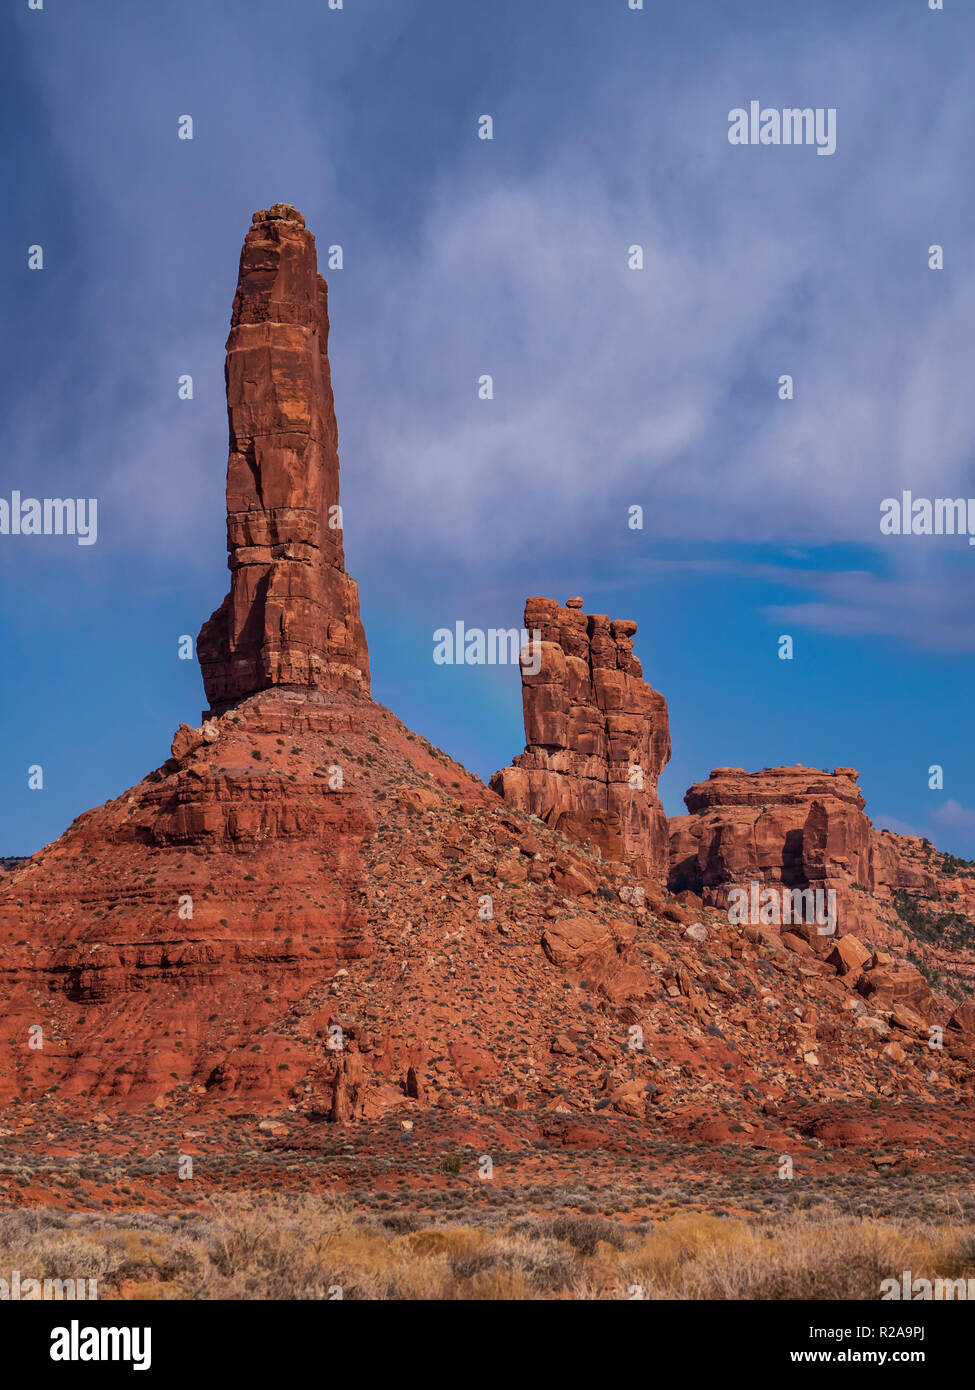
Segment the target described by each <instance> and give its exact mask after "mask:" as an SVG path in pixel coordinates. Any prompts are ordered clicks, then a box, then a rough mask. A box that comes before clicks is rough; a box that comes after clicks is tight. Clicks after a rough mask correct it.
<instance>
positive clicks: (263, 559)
mask: <svg viewBox="0 0 975 1390" xmlns="http://www.w3.org/2000/svg"><path fill="white" fill-rule="evenodd" d="M328 326H329V325H328V289H327V286H326V284H325V281H324V280H323V279H322V277H321V276H320V275H319V274H318V269H317V261H316V256H315V238H314V237H313V236H312V234H311V233H310V232H309V231H308V230H307V229H306V227H305V220H304V218H303V217H302V216H301V213H299V212H296V211H295V209H294V208H293V207H290V206H289V205H288V204H286V203H277V204H275V206H274V207H272V208H271V209H270V210H269V211H267V212H256V213H255V214H254V219H253V225H252V227H251V229H250V231H249V232H248V233H247V236H246V238H245V240H244V247H243V250H242V251H241V256H240V273H239V276H238V280H237V293H236V296H235V298H234V308H233V318H232V321H231V328H230V337H229V338H228V340H227V361H226V368H225V375H226V382H227V413H228V416H229V420H230V457H229V461H228V464H227V549H228V551H229V560H228V563H229V566H230V572H231V582H230V593H229V594H228V595H227V597H226V598H225V599H224V601H223V603H222V604H221V605H220V607H219V608H218V609H217V611H216V612H215V613H214V614H213V616H212V617H211V618H209V620H208V621H207V622H206V623H204V625H203V628H202V630H201V632H200V636H199V640H198V642H197V652H198V654H199V658H200V664H201V666H202V668H203V683H204V687H205V689H206V693H207V698H208V699H209V701H210V705H211V707H212V708H213V709H214V711H216V712H217V713H219V712H220V711H221V710H223V709H226V708H227V706H228V705H229V704H231V703H232V702H233V701H235V700H239V699H241V698H243V697H244V696H247V695H251V694H253V693H254V692H255V691H257V690H264V689H267V688H268V687H269V686H278V685H280V686H290V687H294V688H299V689H335V688H336V687H338V686H354V687H358V688H359V689H362V690H364V691H365V692H367V693H368V690H369V656H368V651H367V648H366V637H365V633H364V631H363V628H362V623H361V621H360V618H359V595H358V590H357V588H356V584H355V581H354V580H353V579H350V578H349V576H348V575H347V574H346V572H345V557H344V553H343V548H342V521H341V510H340V507H339V458H338V429H337V426H336V423H335V408H334V405H333V400H332V382H331V372H330V370H329V362H328Z"/></svg>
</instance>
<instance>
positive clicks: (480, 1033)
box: [0, 204, 975, 1144]
mask: <svg viewBox="0 0 975 1390" xmlns="http://www.w3.org/2000/svg"><path fill="white" fill-rule="evenodd" d="M328 328H329V325H328V312H327V297H326V288H325V282H324V281H323V280H322V278H321V276H319V275H318V273H317V268H316V256H315V243H314V239H313V237H312V236H311V234H310V233H309V232H308V231H307V229H306V228H305V225H304V220H303V218H302V217H301V216H300V214H299V213H297V212H296V211H295V210H294V208H292V207H290V206H288V205H284V204H278V205H276V206H274V207H272V208H271V209H270V210H269V211H266V212H259V213H257V214H255V216H254V219H253V226H252V227H251V229H250V231H249V232H248V234H247V237H246V240H245V242H244V248H243V252H242V255H241V261H240V276H239V282H238V289H237V294H236V298H235V300H234V308H233V318H232V323H231V331H230V338H229V340H228V344H227V370H226V377H227V401H228V413H229V421H230V454H229V462H228V469H227V543H228V552H229V567H230V576H231V577H230V592H229V594H228V596H227V598H226V599H225V600H224V602H223V603H222V604H221V606H220V607H219V608H218V609H217V610H216V612H215V613H214V614H213V616H212V617H211V618H210V619H209V620H208V621H207V622H206V623H205V624H204V625H203V630H202V632H201V633H200V638H199V643H198V653H199V658H200V662H201V666H202V669H203V678H204V685H205V689H206V693H207V698H208V700H209V702H210V708H209V709H208V710H207V711H206V712H205V714H204V717H203V720H202V723H201V725H200V727H198V728H191V727H189V726H187V725H185V724H184V725H181V726H180V728H179V729H178V730H177V732H176V734H175V737H174V739H173V743H172V750H171V751H172V756H171V757H169V758H168V759H167V760H166V761H165V762H163V764H162V766H160V767H159V768H158V769H156V770H155V771H153V772H150V773H149V774H148V775H147V776H146V777H145V778H144V779H143V780H142V781H141V782H140V783H139V784H138V785H137V786H135V787H133V788H131V789H130V790H129V791H127V792H124V793H123V794H122V795H121V796H119V797H117V798H115V799H114V800H112V801H109V802H108V803H107V804H105V805H103V806H100V807H98V808H96V809H94V810H92V811H89V812H87V813H86V814H84V815H82V816H80V817H79V818H78V819H77V820H76V821H75V822H74V823H73V824H72V825H71V826H70V827H69V828H68V830H67V831H65V833H64V834H63V835H62V836H61V837H60V839H58V840H57V841H55V842H54V843H53V844H51V845H48V846H46V847H45V848H44V849H42V850H40V851H39V852H38V853H36V854H35V855H33V856H32V857H31V858H30V859H28V860H25V861H22V862H21V861H4V862H3V863H2V865H0V870H2V871H0V974H2V984H3V988H2V994H0V998H2V1001H3V1002H2V1005H0V1009H2V1016H3V1024H4V1037H5V1039H6V1042H7V1046H8V1053H7V1064H6V1065H5V1066H4V1067H3V1068H2V1069H0V1107H2V1110H3V1117H4V1119H5V1120H6V1121H7V1122H9V1121H10V1119H11V1117H13V1116H18V1117H20V1118H19V1119H18V1123H20V1124H24V1123H29V1122H31V1121H30V1120H29V1118H25V1117H30V1116H32V1115H37V1116H39V1117H41V1118H40V1120H39V1123H40V1124H41V1125H42V1126H48V1125H50V1126H52V1130H51V1132H52V1133H54V1132H56V1126H57V1118H58V1116H59V1115H61V1116H62V1117H65V1116H68V1115H70V1114H72V1113H75V1114H76V1113H78V1112H79V1111H81V1112H82V1113H86V1114H93V1113H94V1114H97V1115H101V1114H103V1113H105V1112H108V1111H110V1110H112V1109H113V1107H114V1108H115V1109H116V1112H117V1113H119V1114H121V1113H122V1112H123V1111H139V1110H145V1109H146V1108H148V1109H149V1110H150V1112H152V1111H154V1112H155V1113H156V1114H160V1113H161V1114H164V1115H167V1114H169V1115H172V1117H173V1123H174V1124H176V1125H177V1126H178V1125H179V1123H180V1122H181V1120H182V1119H183V1118H184V1117H186V1116H187V1115H194V1114H203V1115H205V1114H208V1113H221V1107H224V1109H226V1107H227V1106H235V1107H237V1110H236V1111H234V1112H233V1113H240V1107H241V1106H243V1107H244V1108H245V1110H246V1112H247V1113H248V1114H251V1115H254V1114H258V1115H276V1116H278V1117H284V1119H285V1120H286V1121H287V1123H288V1124H290V1125H295V1124H302V1123H306V1122H310V1123H315V1122H319V1121H326V1120H331V1121H333V1122H339V1123H365V1124H366V1125H367V1126H368V1125H369V1124H372V1123H374V1122H375V1123H379V1122H381V1121H385V1120H388V1119H390V1118H391V1119H393V1120H394V1121H399V1120H402V1122H403V1124H404V1125H406V1124H408V1123H409V1119H410V1118H411V1117H416V1122H417V1123H419V1122H420V1121H421V1120H422V1117H423V1115H424V1114H425V1113H428V1112H430V1110H431V1107H436V1108H437V1110H438V1112H441V1113H442V1112H449V1111H452V1110H456V1111H457V1113H458V1114H461V1113H462V1114H463V1115H464V1116H467V1117H470V1116H485V1115H489V1114H491V1113H497V1114H513V1112H517V1111H523V1112H528V1113H527V1115H526V1117H525V1120H526V1122H527V1119H528V1117H529V1116H532V1117H536V1119H537V1123H538V1126H539V1128H540V1131H541V1132H543V1133H546V1134H550V1135H551V1134H553V1133H556V1130H553V1128H552V1126H553V1125H555V1126H556V1127H558V1126H561V1128H560V1129H558V1131H557V1132H558V1134H559V1135H560V1136H561V1137H560V1138H559V1139H558V1142H559V1143H561V1144H569V1143H572V1142H584V1141H585V1136H586V1134H591V1133H592V1132H594V1131H593V1127H594V1126H596V1125H597V1124H598V1125H600V1126H603V1128H602V1129H601V1130H600V1133H601V1134H602V1135H603V1136H605V1133H606V1131H605V1124H606V1123H607V1120H613V1117H615V1121H614V1122H615V1123H619V1124H624V1125H625V1124H626V1123H630V1124H633V1123H634V1122H635V1123H636V1124H638V1125H641V1126H644V1125H645V1126H647V1127H649V1128H650V1129H652V1130H655V1129H657V1128H660V1127H664V1126H666V1125H678V1124H680V1123H684V1122H685V1121H686V1122H687V1124H691V1126H692V1128H693V1124H698V1125H699V1129H698V1131H697V1132H698V1137H701V1138H703V1139H705V1140H710V1141H714V1142H723V1141H724V1140H726V1139H727V1138H728V1135H729V1128H730V1127H731V1118H729V1117H733V1118H734V1119H735V1120H736V1121H739V1122H740V1123H737V1124H736V1125H735V1126H733V1128H736V1129H739V1130H741V1129H746V1130H747V1132H748V1133H749V1134H750V1135H751V1136H752V1137H753V1139H754V1138H758V1137H760V1136H761V1135H762V1134H763V1133H766V1132H768V1131H769V1129H770V1128H771V1130H773V1131H774V1129H775V1121H774V1119H770V1118H769V1117H770V1116H774V1114H775V1108H776V1106H777V1105H778V1104H780V1103H784V1102H786V1101H787V1100H788V1098H789V1097H790V1096H792V1095H793V1094H795V1093H796V1092H797V1091H801V1092H802V1093H803V1095H804V1096H806V1097H808V1098H809V1099H810V1100H811V1101H821V1102H822V1103H823V1104H826V1105H828V1104H830V1103H833V1102H844V1103H845V1102H849V1101H850V1100H853V1101H858V1102H860V1103H861V1104H862V1105H864V1106H865V1105H866V1103H867V1101H868V1099H869V1100H870V1101H873V1102H877V1101H878V1098H880V1099H883V1100H884V1101H885V1102H890V1104H891V1105H896V1104H897V1103H898V1102H899V1101H902V1100H903V1101H907V1100H912V1101H918V1100H921V1101H923V1102H927V1103H931V1104H935V1105H937V1104H940V1103H944V1104H945V1105H955V1104H963V1105H968V1106H970V1105H971V1101H972V1094H971V1088H972V1063H973V1060H975V1009H973V1006H972V1004H971V1003H970V1002H969V1003H966V1002H964V990H965V988H970V985H971V977H972V974H973V970H975V958H973V956H972V955H971V953H970V950H969V954H967V955H966V954H965V952H964V951H963V950H961V949H956V948H955V947H954V946H952V945H951V941H950V940H949V937H950V932H949V937H946V936H945V931H946V930H948V928H945V926H944V921H947V922H948V927H949V928H951V929H952V930H956V931H957V934H958V936H959V939H964V935H965V933H966V932H967V933H968V936H967V940H968V942H969V943H970V942H971V929H972V924H973V921H975V873H973V871H972V869H971V868H970V867H968V866H966V865H963V864H960V863H959V862H958V861H953V860H951V858H950V856H943V855H940V854H939V853H937V852H936V851H934V850H932V848H931V847H930V846H929V845H927V844H926V842H922V841H918V840H912V839H910V838H905V837H900V836H895V835H890V834H886V833H883V834H878V833H877V832H876V831H874V829H873V828H872V826H871V824H870V822H869V820H868V819H867V817H866V815H865V814H864V802H863V798H862V796H861V794H860V791H859V788H858V785H857V774H856V773H855V772H853V771H852V770H851V769H848V768H837V769H836V770H835V771H834V772H832V773H826V772H819V771H816V770H814V769H809V768H802V767H793V768H773V769H769V770H766V771H764V772H758V773H753V774H748V773H745V772H742V771H740V770H737V769H717V770H716V771H715V772H713V773H712V774H711V777H710V778H709V779H708V781H706V782H703V783H700V784H698V785H697V786H695V787H692V788H691V790H690V791H689V792H688V794H687V808H688V813H689V814H688V815H686V816H680V817H677V818H676V819H674V820H672V821H671V822H670V824H669V825H668V823H667V820H666V817H665V816H664V813H663V809H662V807H661V805H660V802H659V799H658V797H657V778H658V775H659V773H660V771H661V769H662V768H663V766H664V764H665V763H666V761H667V759H668V757H669V754H670V740H669V734H668V722H667V707H666V703H665V701H664V699H663V697H662V696H661V695H659V694H657V693H656V692H655V691H654V690H653V689H652V688H651V687H650V686H649V685H648V684H647V683H646V682H645V681H644V680H643V677H642V672H641V667H640V663H639V661H638V660H637V658H636V657H635V656H634V654H633V636H634V633H635V624H634V623H632V622H629V621H625V620H618V619H617V620H613V619H610V618H609V617H607V616H604V615H601V614H589V615H587V614H585V613H584V612H583V611H582V601H581V600H580V599H577V598H576V599H570V600H569V601H568V602H567V603H566V605H565V606H564V607H563V606H560V605H559V604H557V603H556V602H554V601H553V600H549V599H544V598H532V599H529V600H528V604H527V607H526V612H525V623H526V626H527V627H528V628H529V629H532V628H536V627H537V628H538V629H540V641H541V644H542V653H541V654H542V661H541V666H540V670H539V673H538V674H537V676H536V675H532V674H531V672H530V670H529V671H526V670H524V669H523V681H524V710H525V728H526V749H525V752H524V753H522V754H519V755H518V756H517V757H516V758H515V759H514V762H513V764H512V765H511V767H508V768H505V769H504V770H503V771H501V772H499V773H498V774H496V776H495V778H494V779H493V781H492V787H491V788H489V787H486V786H485V785H483V784H482V783H481V782H480V781H479V780H478V779H477V778H475V777H474V776H472V775H471V774H469V773H468V772H467V771H466V770H465V769H464V768H462V767H461V766H459V765H458V764H457V763H455V762H454V761H452V760H451V759H450V758H449V757H448V756H447V755H446V754H444V753H442V752H440V751H439V750H438V749H436V748H434V747H433V746H431V745H430V744H429V743H427V742H426V741H425V740H423V739H421V738H418V737H417V736H415V735H414V734H412V733H410V732H409V730H407V729H406V728H405V727H404V726H403V725H402V724H401V723H400V722H399V720H398V719H397V718H396V717H395V715H393V714H392V713H391V712H390V711H389V710H387V709H384V708H383V707H382V706H381V705H379V704H377V703H376V702H375V701H374V700H373V699H372V698H371V696H370V687H369V666H368V656H367V648H366V639H365V634H364V632H363V629H362V623H361V621H360V618H359V607H358V598H357V591H356V586H355V583H354V582H353V580H352V579H351V578H350V577H349V576H348V575H347V574H346V571H345V559H344V553H343V547H342V533H341V514H340V512H339V511H337V510H336V509H337V508H338V506H339V482H338V468H339V465H338V452H337V432H336V425H335V414H334V408H333V402H332V389H331V384H330V373H329V362H328V356H327V347H328ZM529 665H533V663H529ZM752 881H759V882H761V884H762V885H765V886H776V885H778V886H783V887H788V888H790V889H791V888H800V889H801V888H804V887H808V886H813V887H815V886H822V887H823V888H824V889H825V888H832V889H834V890H835V892H836V893H837V895H838V903H839V906H838V922H839V929H838V932H837V933H836V935H835V936H822V935H820V934H818V932H817V931H816V930H815V929H809V928H808V924H803V925H800V926H795V925H793V926H790V927H788V928H786V927H783V926H775V925H769V924H768V923H763V922H758V923H755V922H749V923H734V922H732V921H730V920H729V914H728V911H727V903H728V892H729V889H730V888H732V887H734V886H736V885H746V886H747V885H748V884H749V883H750V882H752ZM905 895H906V896H905ZM905 903H907V904H908V906H909V907H910V909H911V911H907V910H906V909H905ZM905 912H906V915H905ZM912 912H913V916H912ZM942 919H944V921H943V920H942ZM931 921H937V922H938V923H939V924H940V925H939V926H938V929H937V931H932V930H926V929H925V924H926V923H928V924H929V923H930V922H931ZM919 924H920V925H919ZM952 940H953V938H952ZM945 941H948V944H947V945H946V944H945ZM919 965H920V966H923V967H924V971H923V972H922V970H921V969H919V968H918V967H919ZM925 972H926V973H925ZM931 981H933V982H934V986H935V987H934V988H933V989H932V987H931ZM38 1025H40V1027H41V1028H42V1029H43V1035H44V1046H43V1048H37V1047H35V1046H32V1045H31V1041H30V1040H31V1037H32V1031H31V1030H34V1029H36V1027H37V1026H38ZM932 1030H934V1031H932ZM935 1037H936V1038H937V1039H938V1040H939V1045H937V1046H932V1038H935ZM721 1115H724V1116H725V1117H726V1118H724V1119H720V1120H714V1119H713V1118H712V1120H711V1121H709V1123H708V1124H705V1123H704V1117H706V1116H711V1117H714V1116H721ZM692 1122H693V1123H692ZM573 1136H574V1137H573ZM580 1136H581V1138H580ZM599 1142H600V1143H603V1142H609V1141H608V1140H605V1138H604V1139H601V1140H600V1141H599ZM769 1142H770V1143H773V1144H774V1142H775V1140H774V1139H771V1140H769Z"/></svg>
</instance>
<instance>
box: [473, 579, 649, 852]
mask: <svg viewBox="0 0 975 1390" xmlns="http://www.w3.org/2000/svg"><path fill="white" fill-rule="evenodd" d="M525 628H526V630H527V631H528V633H529V634H530V635H531V634H534V633H538V638H537V639H535V638H534V637H532V640H531V641H530V642H529V644H528V646H527V648H526V649H525V651H524V652H523V653H522V664H521V679H522V700H523V704H524V711H525V740H526V748H525V752H524V753H521V754H519V755H518V756H517V757H516V758H515V759H514V762H513V765H512V766H511V767H506V768H503V769H502V770H501V771H500V772H496V773H495V774H494V776H493V777H492V779H491V786H492V788H493V789H494V790H495V791H497V792H498V793H499V794H500V795H501V796H503V797H504V799H505V800H506V801H507V802H508V803H509V804H510V805H512V806H515V807H517V808H518V809H519V810H522V811H527V812H530V813H531V814H533V815H536V816H540V817H541V818H542V819H543V820H545V821H547V822H548V823H549V824H550V825H552V826H553V827H554V828H555V829H556V830H558V831H559V832H561V833H562V834H563V835H566V836H568V837H569V838H570V839H574V840H578V841H579V842H580V843H586V842H587V841H588V842H590V843H591V844H593V845H594V846H595V847H597V848H598V849H599V850H600V852H601V854H602V855H603V857H604V858H605V859H611V860H620V861H623V862H625V863H627V864H628V865H630V866H631V867H632V868H633V869H634V870H635V871H636V872H638V873H640V874H644V875H646V876H649V877H657V878H660V877H663V876H665V874H666V868H667V853H668V851H667V835H668V832H667V818H666V816H665V814H664V810H663V807H662V806H661V804H660V801H659V799H658V797H657V779H658V778H659V776H660V773H661V771H662V769H663V768H664V766H665V765H666V763H667V761H668V759H669V758H670V732H669V725H668V719H667V702H666V701H665V700H664V698H663V696H662V695H659V694H658V693H657V692H656V691H655V690H653V689H652V688H651V687H650V686H649V685H648V684H647V682H646V681H645V680H644V679H643V671H642V668H641V666H640V662H639V661H638V660H637V658H636V657H635V656H634V655H633V635H634V633H635V632H636V623H634V622H630V621H628V620H623V619H615V620H611V619H610V618H608V617H606V616H605V615H604V614H602V613H590V614H586V613H583V612H582V599H580V598H571V599H569V600H568V602H567V604H566V606H565V607H564V608H562V607H560V606H559V605H558V604H557V603H556V602H555V600H554V599H547V598H530V599H528V601H527V603H526V604H525ZM534 667H537V668H538V669H537V671H535V670H533V668H534Z"/></svg>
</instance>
